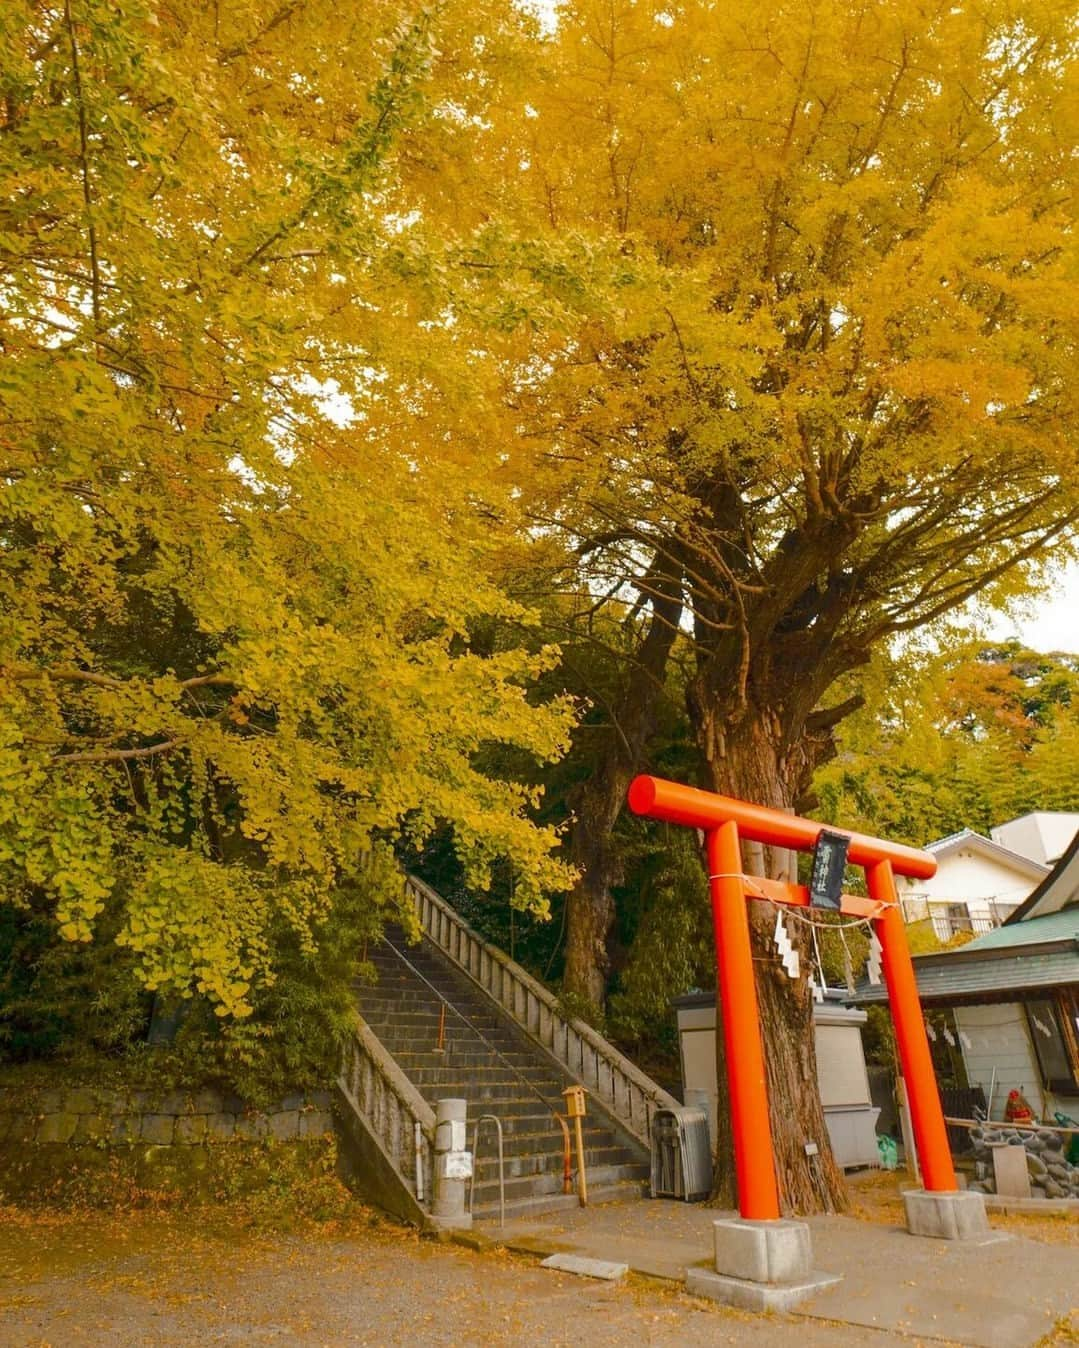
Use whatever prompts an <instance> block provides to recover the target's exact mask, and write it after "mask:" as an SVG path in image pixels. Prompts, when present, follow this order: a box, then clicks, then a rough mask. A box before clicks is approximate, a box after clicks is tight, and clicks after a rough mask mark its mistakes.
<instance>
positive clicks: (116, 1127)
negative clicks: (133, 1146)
mask: <svg viewBox="0 0 1079 1348" xmlns="http://www.w3.org/2000/svg"><path fill="white" fill-rule="evenodd" d="M141 1126H142V1120H141V1119H140V1118H139V1116H138V1115H137V1114H121V1115H119V1116H118V1117H117V1118H114V1119H113V1120H112V1128H111V1131H110V1133H109V1136H110V1138H111V1139H112V1141H113V1142H137V1141H138V1140H139V1137H140V1129H141Z"/></svg>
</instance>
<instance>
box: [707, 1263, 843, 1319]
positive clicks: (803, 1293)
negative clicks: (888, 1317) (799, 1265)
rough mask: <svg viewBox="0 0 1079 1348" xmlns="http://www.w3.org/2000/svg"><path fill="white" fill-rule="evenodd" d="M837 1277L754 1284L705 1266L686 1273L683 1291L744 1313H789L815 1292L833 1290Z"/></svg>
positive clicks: (824, 1275)
mask: <svg viewBox="0 0 1079 1348" xmlns="http://www.w3.org/2000/svg"><path fill="white" fill-rule="evenodd" d="M839 1281H840V1277H839V1275H838V1274H836V1273H814V1272H810V1273H809V1274H808V1275H807V1276H806V1277H803V1278H800V1279H798V1281H796V1282H787V1283H769V1282H755V1281H752V1280H750V1279H749V1278H731V1277H728V1276H727V1275H726V1274H723V1273H716V1272H715V1271H714V1270H712V1269H710V1268H708V1267H707V1266H706V1265H699V1266H697V1267H695V1268H688V1269H686V1291H687V1292H688V1293H689V1294H690V1295H691V1296H698V1297H707V1298H708V1300H709V1301H719V1302H722V1303H723V1305H725V1306H736V1307H737V1308H738V1309H739V1310H743V1311H757V1312H761V1311H789V1310H793V1308H794V1307H795V1306H797V1305H799V1304H800V1303H801V1302H803V1301H805V1299H806V1298H807V1297H811V1296H813V1295H814V1294H815V1293H817V1292H823V1291H824V1290H825V1289H826V1288H828V1287H834V1286H835V1284H836V1283H837V1282H839Z"/></svg>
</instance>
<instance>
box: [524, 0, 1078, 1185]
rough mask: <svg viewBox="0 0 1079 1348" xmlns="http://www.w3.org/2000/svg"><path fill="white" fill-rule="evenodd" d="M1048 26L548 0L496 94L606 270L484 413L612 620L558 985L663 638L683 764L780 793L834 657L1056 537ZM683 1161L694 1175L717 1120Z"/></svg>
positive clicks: (529, 167) (639, 749)
mask: <svg viewBox="0 0 1079 1348" xmlns="http://www.w3.org/2000/svg"><path fill="white" fill-rule="evenodd" d="M1076 37H1077V33H1076V28H1075V15H1074V10H1073V8H1072V7H1071V6H1070V5H1068V4H1065V3H1062V2H1061V0H1038V2H1037V3H1034V4H1029V5H1023V6H1021V7H1016V6H1015V5H1013V4H1011V3H1008V2H1007V0H1001V2H1000V3H997V0H990V3H988V4H981V5H978V6H973V5H967V4H963V3H959V4H948V5H943V6H941V5H934V4H922V5H914V6H911V5H910V4H907V3H903V4H900V3H892V0H873V3H868V4H858V5H853V6H851V5H848V4H840V3H831V2H830V0H826V2H825V3H813V4H803V3H791V4H784V3H780V4H778V5H771V6H766V7H761V6H759V5H750V4H745V3H739V2H737V0H736V2H735V3H732V4H724V5H714V4H711V3H707V2H702V3H696V0H686V2H685V3H682V2H681V0H676V2H675V3H669V4H668V3H660V2H659V0H657V2H656V3H648V2H646V3H640V2H639V0H610V2H609V0H603V3H594V0H579V3H568V4H567V5H565V6H563V7H561V8H560V10H559V23H558V27H557V31H556V32H555V34H554V36H553V37H552V39H551V41H550V43H549V49H548V55H547V61H546V63H545V64H543V65H542V67H541V72H540V76H539V77H538V78H537V79H536V80H535V81H534V82H533V84H532V85H531V86H530V89H529V92H528V99H527V106H526V107H524V108H523V109H522V110H521V115H520V116H519V117H518V118H517V119H516V120H514V119H513V117H512V116H511V115H509V114H507V116H506V118H505V123H506V126H507V128H511V130H507V132H506V134H507V135H510V134H513V135H516V136H517V138H518V142H517V143H518V144H519V146H520V149H519V153H518V163H517V166H516V167H517V173H516V180H515V184H516V186H515V190H516V192H517V193H518V194H519V196H520V198H521V199H522V201H523V203H524V210H525V212H526V213H527V214H528V215H529V218H530V219H531V220H533V221H534V222H536V226H535V227H536V228H537V229H539V228H546V229H549V230H550V231H552V232H554V233H558V234H565V233H571V232H573V231H591V233H592V235H593V236H594V237H596V238H597V239H598V238H605V239H608V240H616V241H617V242H618V244H619V246H620V247H621V249H622V252H623V254H624V256H625V257H626V258H627V266H632V267H633V268H634V269H635V272H636V276H637V280H638V284H637V285H636V286H632V287H626V288H625V289H623V290H622V291H621V292H620V293H619V295H618V296H617V297H616V299H615V300H614V302H613V303H612V305H611V309H610V311H609V314H608V316H607V317H606V319H605V320H604V319H598V318H593V319H590V321H589V322H588V323H585V324H582V325H581V326H580V327H579V328H578V329H577V330H576V332H575V333H574V334H573V335H572V337H571V338H569V339H567V340H565V341H564V342H562V344H561V346H560V347H555V348H553V349H552V351H551V353H550V355H549V358H548V359H549V368H550V371H551V373H550V377H549V378H548V379H546V380H545V381H543V382H542V384H540V385H538V386H537V387H535V388H534V389H532V388H529V389H524V390H523V391H522V394H521V397H520V399H519V404H518V406H519V415H520V424H521V427H522V432H523V434H524V435H526V436H529V437H533V438H534V439H535V441H536V442H537V443H543V444H544V445H545V446H546V448H547V451H548V457H549V462H550V471H549V473H547V474H546V475H544V476H543V477H542V478H539V479H537V480H536V481H535V482H534V483H533V492H532V496H531V508H532V509H533V511H534V514H535V518H536V519H537V520H540V521H542V523H543V525H544V528H545V531H546V532H547V533H552V532H556V533H559V534H560V535H561V536H562V537H563V538H564V539H565V540H566V548H567V556H568V557H569V559H570V562H571V563H572V567H571V568H568V569H571V572H572V574H573V575H574V576H575V577H576V578H577V580H576V583H577V584H578V585H581V584H584V585H586V586H588V587H589V588H590V589H591V590H592V592H593V593H594V594H596V596H597V598H598V597H599V596H601V595H602V594H604V593H606V594H608V595H610V597H611V599H610V602H612V603H624V604H627V605H629V611H630V615H631V617H632V620H633V623H634V624H636V627H633V626H630V627H627V630H628V631H633V630H636V631H638V632H639V642H640V644H639V646H638V648H637V651H636V657H637V658H636V659H635V660H634V661H632V662H630V663H627V676H626V680H625V683H624V688H623V690H622V695H621V697H620V699H619V700H616V701H615V702H613V703H612V704H611V718H610V719H611V731H610V735H609V739H608V741H607V749H606V752H605V753H604V755H603V758H602V762H601V763H598V764H597V768H596V771H595V773H594V775H593V779H592V783H591V784H590V789H589V790H588V791H586V792H585V794H584V796H583V798H582V801H581V805H580V809H579V811H578V818H579V821H580V823H579V826H578V827H579V828H582V829H583V830H584V832H585V833H586V835H587V836H586V838H585V840H584V842H583V843H582V845H581V847H580V848H579V849H578V851H577V853H576V855H578V856H580V857H581V858H583V859H585V861H586V863H587V864H586V866H585V874H584V875H583V876H582V878H581V880H580V881H579V883H578V886H577V888H576V889H575V890H574V893H573V895H572V899H571V908H570V920H569V926H568V950H567V978H568V980H569V982H570V983H571V985H572V986H573V987H574V989H575V990H576V991H578V992H580V993H581V994H582V995H585V996H588V997H589V998H591V999H592V1000H598V999H599V998H600V997H601V996H602V993H603V988H604V981H605V975H606V966H605V943H606V940H607V937H608V934H609V930H610V923H611V918H612V914H613V908H612V905H611V898H610V882H611V875H612V866H611V859H610V853H609V849H605V847H604V842H603V833H602V830H600V831H597V830H596V829H595V828H594V827H593V826H594V824H595V822H596V821H597V820H598V821H603V820H610V819H611V818H612V817H613V813H615V812H617V810H618V808H619V805H620V802H621V799H622V797H623V795H624V791H625V787H626V785H627V784H628V781H629V780H630V778H631V776H632V774H633V773H634V772H635V771H637V770H638V769H639V767H640V766H641V763H642V762H643V761H644V759H645V756H646V751H647V743H648V731H649V715H650V712H649V706H650V703H652V702H654V699H655V695H656V688H657V686H658V680H659V678H660V677H661V670H662V666H663V664H664V662H665V660H666V659H667V658H669V653H670V650H671V647H672V632H673V631H674V630H675V629H680V628H681V629H686V630H690V631H691V634H692V642H693V650H694V655H693V659H694V673H693V677H692V679H691V681H690V689H689V709H690V713H691V716H692V719H693V722H694V725H695V731H696V736H697V741H698V744H699V747H700V750H701V753H702V756H703V761H704V765H705V766H704V770H703V780H704V784H706V785H707V786H709V787H712V788H715V789H717V790H720V791H723V792H726V793H728V794H731V795H734V796H738V797H742V798H745V799H749V800H755V801H760V802H762V803H764V804H767V805H770V806H777V807H781V808H795V809H799V810H802V811H805V810H806V809H807V808H810V807H811V805H812V801H811V796H810V791H811V782H812V777H813V774H814V771H815V769H816V768H817V767H818V766H819V764H820V763H821V762H822V761H823V760H824V759H826V757H827V755H828V754H829V753H830V752H831V748H832V733H833V731H834V728H835V727H836V725H837V724H839V722H840V721H841V720H842V719H843V717H844V716H845V715H847V714H849V713H850V712H851V711H852V710H853V709H854V708H856V707H857V706H858V705H859V700H860V699H859V694H858V692H857V690H856V689H855V690H854V691H853V692H852V691H850V689H849V688H848V689H847V690H846V691H845V692H844V693H843V694H842V695H841V694H840V693H839V692H838V691H837V690H838V688H839V681H840V680H841V679H842V678H843V677H844V676H847V675H849V674H850V673H851V671H855V670H857V669H859V668H861V667H863V666H864V665H865V664H866V662H867V661H868V660H869V659H870V656H871V654H872V652H873V651H874V650H875V649H877V648H878V647H879V646H880V645H881V643H886V642H888V641H890V640H891V639H893V638H895V637H897V636H900V635H902V634H904V633H908V632H911V631H914V630H916V629H918V628H920V627H922V626H924V625H925V624H929V623H932V622H934V621H935V620H937V619H939V618H941V617H942V616H943V615H945V614H947V613H949V612H951V611H953V610H955V609H956V608H957V607H958V606H961V605H962V604H964V603H965V602H966V601H968V600H970V599H971V598H972V597H973V596H975V595H981V596H983V597H984V598H986V599H988V600H989V601H991V602H992V601H996V600H1000V599H1002V598H1004V597H1006V596H1007V595H1008V594H1009V593H1011V594H1015V593H1018V592H1022V591H1023V590H1025V589H1026V590H1029V589H1031V588H1033V587H1036V585H1037V583H1038V566H1039V564H1040V563H1041V562H1044V561H1045V560H1046V559H1047V558H1049V557H1051V556H1058V555H1062V554H1064V553H1066V552H1067V551H1069V550H1071V549H1073V548H1074V544H1075V524H1076V522H1077V521H1079V499H1077V498H1079V473H1077V451H1076V441H1075V433H1076V394H1075V388H1076V385H1075V378H1074V373H1075V368H1076V337H1077V324H1076V317H1077V310H1076V305H1075V289H1074V283H1075V275H1076V251H1075V217H1074V205H1075V199H1074V185H1075V184H1074V164H1075V152H1076V132H1077V130H1079V126H1077V118H1076V102H1075V88H1076V85H1075V80H1076V63H1075V42H1076ZM567 466H568V467H567ZM582 578H583V579H582ZM592 742H593V743H596V744H599V743H600V741H599V739H598V737H594V738H593V741H592ZM768 861H769V859H768V858H757V859H756V862H753V859H751V862H753V864H758V863H759V864H768ZM751 910H752V913H753V918H752V921H753V927H754V932H755V941H756V953H757V956H758V963H757V966H756V968H757V970H758V993H759V997H760V1001H761V1004H762V1014H763V1019H764V1024H765V1030H766V1038H767V1054H766V1056H767V1060H768V1071H769V1097H770V1100H771V1103H772V1110H773V1129H774V1135H775V1138H776V1142H777V1152H778V1156H777V1159H778V1168H779V1173H780V1177H781V1185H782V1187H783V1190H784V1194H785V1201H786V1202H787V1203H788V1205H790V1206H791V1207H794V1208H798V1209H801V1210H810V1209H812V1208H813V1207H815V1206H818V1205H823V1206H829V1205H833V1204H834V1205H840V1204H842V1202H843V1194H842V1186H841V1182H840V1176H839V1174H838V1172H837V1171H836V1170H835V1169H834V1167H832V1166H830V1165H829V1164H828V1163H827V1151H828V1148H827V1135H826V1132H825V1129H824V1122H823V1118H822V1116H821V1113H820V1109H819V1104H818V1101H817V1093H816V1090H815V1089H814V1053H813V1039H812V1032H811V1024H810V1012H811V1007H810V1001H809V994H808V992H807V988H806V984H805V981H804V980H802V981H801V982H795V981H791V980H788V979H787V978H786V977H785V976H784V975H783V973H782V970H781V969H779V966H778V964H777V962H776V960H775V958H774V951H773V950H772V947H771V945H770V931H771V927H772V925H774V915H772V914H770V913H769V912H768V911H767V907H766V905H762V904H754V905H751ZM758 910H760V911H758ZM801 939H802V940H803V941H804V940H805V935H804V933H803V935H802V937H801ZM803 953H805V952H803ZM723 1080H724V1076H723V1074H722V1073H721V1074H720V1081H721V1082H722V1081H723ZM724 1114H725V1111H724V1110H722V1109H721V1111H720V1115H721V1119H722V1117H723V1116H724ZM807 1139H812V1140H814V1141H816V1142H817V1143H818V1144H819V1146H820V1151H821V1154H822V1156H823V1157H824V1158H825V1159H824V1162H822V1163H815V1166H816V1169H815V1170H812V1171H811V1169H810V1166H809V1164H808V1163H807V1160H806V1148H805V1143H806V1140H807ZM717 1176H718V1178H719V1181H720V1184H721V1186H722V1187H723V1188H724V1191H725V1192H726V1194H727V1196H728V1198H729V1197H730V1185H731V1183H732V1179H731V1177H732V1176H733V1166H732V1165H731V1164H730V1140H729V1138H721V1144H720V1161H719V1168H718V1170H717Z"/></svg>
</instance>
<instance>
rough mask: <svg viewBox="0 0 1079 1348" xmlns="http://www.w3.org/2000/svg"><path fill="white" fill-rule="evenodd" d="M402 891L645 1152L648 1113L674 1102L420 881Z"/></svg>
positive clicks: (438, 939)
mask: <svg viewBox="0 0 1079 1348" xmlns="http://www.w3.org/2000/svg"><path fill="white" fill-rule="evenodd" d="M406 885H407V888H408V891H409V893H410V894H411V896H412V898H413V899H414V901H415V904H416V911H417V915H418V916H419V920H420V925H421V926H422V928H423V931H424V934H425V935H426V936H427V937H428V938H429V939H430V940H431V941H433V942H434V944H435V945H436V946H438V948H439V949H440V950H441V951H443V953H444V954H446V955H448V956H449V958H450V959H451V960H453V961H454V963H455V964H457V965H458V966H459V967H460V968H461V969H463V970H464V971H465V973H467V974H468V975H469V977H470V978H472V980H473V981H474V982H475V983H478V984H479V986H480V987H481V988H482V989H483V991H484V992H486V993H487V994H488V996H490V997H492V998H493V999H494V1000H495V1001H496V1002H497V1003H498V1005H499V1006H500V1007H502V1009H503V1010H504V1011H506V1012H507V1013H508V1014H509V1015H510V1016H511V1017H512V1018H513V1019H514V1020H515V1021H516V1022H517V1024H518V1025H520V1027H521V1028H522V1029H523V1030H525V1031H526V1032H527V1033H528V1034H529V1035H531V1037H532V1038H533V1039H535V1040H536V1041H537V1042H538V1043H539V1044H541V1045H542V1046H543V1047H544V1048H545V1049H546V1050H547V1052H548V1053H550V1054H551V1055H552V1056H553V1057H554V1058H555V1059H557V1061H558V1062H559V1063H561V1065H562V1066H563V1067H564V1068H565V1069H566V1071H567V1072H568V1073H569V1074H570V1075H571V1076H572V1077H574V1078H575V1079H576V1080H577V1081H579V1082H580V1083H581V1085H583V1086H586V1087H587V1088H588V1090H589V1091H590V1092H591V1094H592V1095H594V1096H595V1097H596V1099H597V1100H599V1101H600V1102H601V1103H602V1104H603V1105H604V1106H606V1108H607V1110H608V1111H609V1112H610V1113H611V1114H612V1115H613V1116H614V1118H615V1119H616V1120H617V1121H618V1122H619V1123H620V1124H621V1125H622V1127H623V1128H624V1129H625V1130H626V1131H627V1132H628V1133H629V1134H630V1135H631V1136H633V1137H635V1138H636V1139H637V1141H638V1142H639V1143H640V1144H641V1145H642V1146H643V1147H645V1148H646V1149H650V1147H651V1136H652V1115H653V1114H654V1113H655V1111H656V1110H657V1109H676V1108H678V1101H677V1100H675V1099H674V1098H673V1096H670V1095H668V1094H667V1092H666V1091H665V1090H663V1089H662V1088H661V1087H659V1086H657V1085H656V1083H655V1082H654V1081H652V1080H651V1079H650V1078H649V1077H647V1076H646V1075H645V1074H644V1073H643V1072H642V1071H641V1070H640V1069H639V1068H638V1067H635V1066H634V1065H633V1063H631V1062H630V1061H629V1059H628V1058H626V1057H623V1055H622V1054H621V1053H619V1051H618V1050H617V1049H616V1048H615V1047H614V1046H613V1045H612V1044H609V1043H608V1042H607V1041H606V1039H604V1038H603V1036H602V1035H600V1034H597V1033H596V1031H595V1030H593V1029H592V1027H591V1026H590V1025H586V1024H585V1023H584V1021H582V1020H577V1019H576V1018H574V1017H570V1016H567V1015H566V1014H565V1013H564V1012H563V1011H562V1009H561V1008H560V1007H559V1005H558V1001H557V999H556V998H555V997H554V996H553V995H552V993H550V992H549V991H548V990H547V989H546V988H545V987H544V986H543V985H542V984H541V983H538V982H537V981H536V980H535V979H534V978H533V977H532V976H531V974H529V973H527V972H526V971H525V970H524V969H522V968H521V966H520V965H519V964H517V963H515V962H514V961H513V960H511V959H510V957H509V956H508V955H506V954H504V953H503V952H502V951H501V950H499V949H498V948H497V947H496V946H493V945H489V944H488V943H487V942H486V941H485V940H484V939H483V937H482V936H479V935H478V934H477V933H476V932H475V931H473V930H472V928H471V927H470V926H469V925H468V923H467V922H466V921H465V920H464V919H463V918H462V917H461V916H460V915H459V914H458V913H456V912H455V911H454V910H453V909H452V908H451V907H450V905H449V904H448V903H447V902H446V901H445V899H443V898H442V897H441V896H440V895H438V894H436V893H435V891H434V890H433V889H431V888H430V887H429V886H428V885H425V884H424V883H423V881H422V880H417V879H416V878H415V877H414V876H409V877H408V880H407V881H406Z"/></svg>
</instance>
